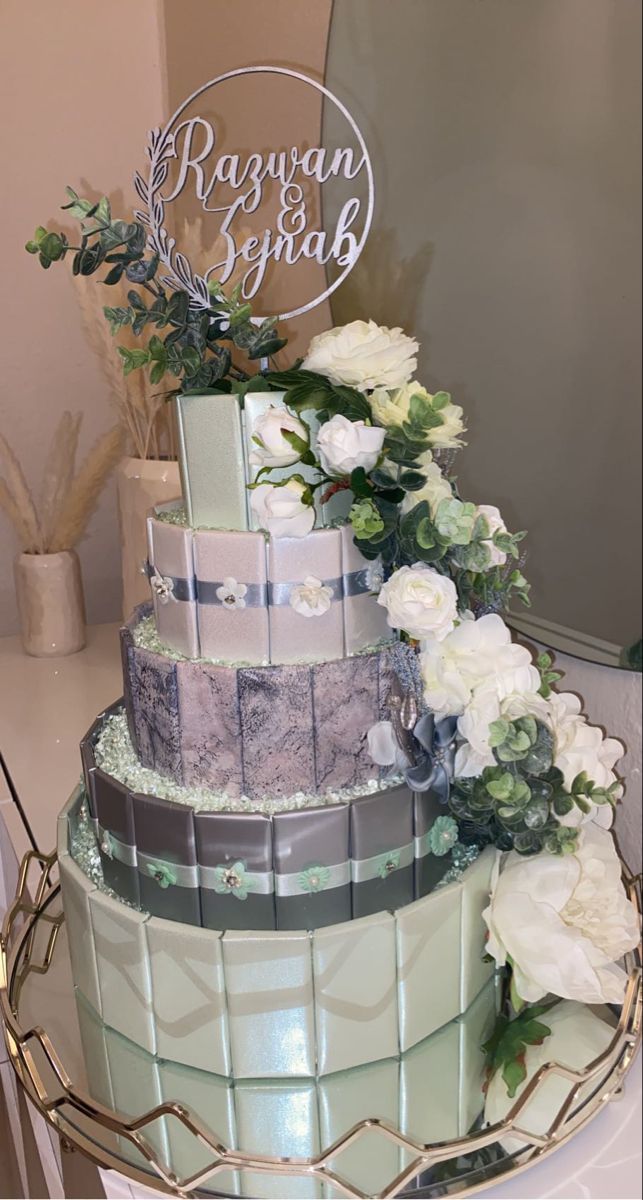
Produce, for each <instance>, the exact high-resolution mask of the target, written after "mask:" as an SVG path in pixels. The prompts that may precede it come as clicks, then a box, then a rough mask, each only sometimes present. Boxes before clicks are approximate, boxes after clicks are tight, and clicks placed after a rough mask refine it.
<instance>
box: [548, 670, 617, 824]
mask: <svg viewBox="0 0 643 1200" xmlns="http://www.w3.org/2000/svg"><path fill="white" fill-rule="evenodd" d="M548 723H549V726H550V728H551V731H552V733H553V735H554V766H556V767H558V769H559V771H562V773H563V776H564V779H565V787H566V788H567V789H568V791H571V786H572V783H573V782H574V779H575V778H576V776H577V775H579V774H580V773H581V771H586V772H587V776H588V778H589V779H590V780H591V781H592V783H595V784H596V786H597V787H601V788H609V787H610V785H611V784H613V783H615V782H616V778H617V777H616V775H615V773H614V767H615V765H616V763H617V762H618V760H619V758H622V756H623V754H624V753H625V748H624V746H623V745H622V743H621V742H619V741H617V740H616V738H606V737H604V736H603V732H602V730H601V729H598V728H597V727H596V726H595V725H589V724H588V723H587V720H586V718H585V717H584V716H582V714H581V702H580V700H579V698H578V696H574V695H573V694H572V693H571V692H560V693H557V692H552V694H551V696H550V698H549V722H548ZM613 815H614V814H613V809H612V806H611V804H598V805H597V804H593V805H592V808H591V812H589V813H587V814H585V813H582V812H581V810H580V809H579V808H578V807H577V806H576V805H574V808H573V809H572V810H571V812H569V813H567V814H566V815H565V816H564V817H559V820H560V822H561V824H562V825H580V824H582V823H583V822H584V821H587V820H594V821H598V823H599V824H600V825H603V826H604V827H606V828H608V827H609V826H610V825H611V823H612V818H613Z"/></svg>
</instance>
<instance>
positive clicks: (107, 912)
mask: <svg viewBox="0 0 643 1200" xmlns="http://www.w3.org/2000/svg"><path fill="white" fill-rule="evenodd" d="M80 799H81V796H80V793H79V792H78V791H77V792H76V793H75V795H74V796H73V797H72V800H71V801H70V803H69V805H68V806H67V807H66V809H65V810H63V813H62V814H61V816H60V818H59V824H58V857H59V864H60V874H61V882H62V893H63V904H64V910H65V920H66V924H67V931H68V939H69V949H70V955H71V963H72V972H73V977H74V983H75V985H76V988H77V989H78V991H79V992H80V993H81V994H82V995H83V996H84V997H85V999H86V1000H88V1001H89V1003H90V1004H91V1005H92V1007H93V1008H94V1009H95V1011H96V1012H97V1013H98V1014H99V1015H100V1016H101V1018H102V1020H103V1021H104V1022H105V1024H107V1025H109V1026H110V1027H111V1028H112V1029H115V1030H116V1031H117V1032H119V1033H121V1034H123V1035H124V1036H125V1037H127V1038H130V1039H131V1041H133V1042H136V1044H137V1045H139V1046H142V1047H143V1048H144V1049H146V1050H148V1051H149V1052H150V1053H151V1054H154V1055H158V1056H159V1057H160V1058H163V1059H170V1060H172V1061H174V1062H180V1063H184V1064H186V1065H189V1066H196V1067H198V1068H200V1069H202V1070H207V1071H213V1072H215V1073H217V1074H220V1075H224V1076H232V1077H234V1078H235V1079H236V1078H242V1079H243V1078H253V1079H272V1078H279V1077H281V1078H292V1077H297V1076H324V1075H328V1074H330V1073H332V1072H335V1071H343V1070H347V1069H349V1068H352V1067H356V1066H361V1065H363V1064H366V1063H370V1062H374V1061H376V1060H379V1059H382V1058H391V1057H393V1058H394V1057H396V1056H397V1055H399V1054H400V1053H404V1052H405V1051H407V1050H409V1049H410V1048H411V1047H413V1046H416V1045H417V1044H418V1043H419V1042H422V1041H424V1039H425V1038H426V1037H429V1036H430V1035H431V1034H432V1033H433V1032H434V1031H435V1030H437V1029H439V1028H441V1027H442V1026H444V1025H445V1024H446V1023H447V1022H449V1021H451V1020H453V1019H454V1018H455V1017H457V1016H458V1015H459V1014H461V1013H464V1012H465V1011H466V1010H467V1009H468V1008H469V1006H470V1005H471V1003H472V1002H473V1000H474V999H475V997H476V996H477V995H478V994H479V993H480V991H481V989H482V988H483V987H484V986H485V984H486V983H487V982H488V980H489V979H490V978H491V976H492V975H493V964H492V963H490V962H488V961H485V957H484V949H485V924H484V921H483V918H482V912H483V910H484V908H485V907H486V906H487V904H488V898H489V887H490V879H491V871H492V867H493V864H494V862H495V858H496V853H497V852H496V851H495V850H494V849H492V848H490V849H487V850H485V851H484V852H483V853H482V854H481V855H480V857H479V859H478V860H477V861H476V862H475V863H473V865H472V866H471V867H469V869H468V870H467V871H466V872H465V873H464V875H463V877H462V879H461V880H460V881H459V882H455V883H450V884H448V885H447V886H445V887H443V888H441V889H439V890H438V891H436V892H434V893H433V894H432V895H430V896H426V897H424V898H423V899H421V900H416V901H414V902H413V903H410V904H406V905H403V906H401V907H399V908H397V909H396V910H395V912H393V913H390V912H382V913H378V914H373V915H370V916H366V917H361V918H359V919H357V920H354V921H344V922H338V923H337V924H334V925H331V926H328V927H326V928H324V929H318V930H315V931H313V932H306V931H285V930H279V931H276V930H266V931H262V930H232V929H230V930H227V931H225V932H223V933H221V932H219V931H215V930H209V929H203V928H198V927H195V926H194V925H190V924H182V923H179V922H176V921H168V920H164V919H163V918H162V917H158V916H155V915H148V914H145V913H141V912H138V911H136V910H135V909H133V908H131V907H129V906H127V905H126V904H123V903H122V902H120V901H118V900H115V899H114V898H113V897H110V896H108V895H106V894H105V893H104V892H103V891H101V890H99V889H98V888H97V887H96V886H95V884H93V883H92V882H91V881H90V880H89V878H88V877H87V875H85V874H84V873H83V871H81V870H80V868H79V867H78V865H77V864H76V863H75V862H74V861H73V859H72V858H71V856H70V854H69V847H70V831H69V817H70V816H71V815H72V814H73V812H74V811H75V810H76V809H77V807H78V805H79V803H80Z"/></svg>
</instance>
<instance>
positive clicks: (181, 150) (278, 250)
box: [134, 66, 375, 320]
mask: <svg viewBox="0 0 643 1200" xmlns="http://www.w3.org/2000/svg"><path fill="white" fill-rule="evenodd" d="M262 74H263V75H282V76H288V77H289V78H290V79H295V80H298V81H299V82H300V83H303V84H305V85H306V86H308V87H312V88H315V89H316V91H318V92H320V93H321V94H322V96H324V97H326V99H327V100H329V101H330V102H331V103H332V104H334V105H335V106H336V108H337V109H338V110H339V112H340V113H341V115H342V116H343V117H344V118H345V120H346V122H347V123H348V126H349V127H350V130H351V132H352V135H353V136H354V138H355V140H356V142H357V147H358V150H357V152H355V151H354V149H353V148H352V147H349V146H346V147H343V148H337V149H335V150H333V151H327V150H326V149H323V148H320V147H312V148H309V149H305V150H303V149H299V147H297V146H294V147H292V148H290V149H289V150H287V151H284V150H279V151H272V150H271V151H268V152H265V151H257V152H253V153H251V154H250V155H248V157H247V159H246V160H245V161H242V159H241V156H240V155H239V154H229V153H226V154H221V155H219V154H217V152H216V144H217V133H216V131H215V129H214V127H213V125H212V122H211V121H209V120H207V119H206V118H205V117H203V116H198V115H197V116H190V117H186V118H185V119H183V118H184V114H185V113H186V110H187V109H188V108H189V106H190V105H191V104H193V103H194V102H195V101H196V100H198V99H199V98H200V97H202V96H204V95H205V94H206V93H208V92H210V91H211V90H212V89H213V88H215V87H216V86H217V85H219V84H222V83H225V82H226V81H227V80H230V79H234V78H237V77H240V76H245V75H262ZM147 153H148V157H149V171H148V175H147V179H145V178H144V177H143V175H141V174H140V173H138V172H137V173H136V175H135V177H134V182H135V186H136V190H137V192H138V195H139V196H140V198H141V201H142V203H143V206H144V207H143V208H142V209H139V210H137V212H136V217H137V218H138V219H139V220H140V221H142V222H143V224H144V225H146V226H147V228H148V230H149V245H150V248H151V249H152V250H153V251H154V252H155V253H157V254H158V256H159V259H160V261H161V263H162V264H163V266H164V267H165V269H166V271H167V275H165V276H162V277H161V278H162V280H163V282H164V283H165V284H167V285H168V286H169V287H173V288H175V289H180V290H182V291H186V292H188V293H189V295H190V297H191V302H192V304H193V305H195V306H196V307H199V308H206V307H208V305H210V304H211V303H212V296H211V295H210V292H209V290H208V283H209V282H210V281H212V280H216V281H217V282H218V283H219V284H221V286H222V287H224V286H225V284H226V282H227V280H228V279H229V278H230V276H231V275H232V273H233V271H236V273H237V276H238V273H239V266H240V265H246V264H247V270H245V271H243V273H242V275H241V280H240V282H241V295H242V296H243V298H244V299H245V300H248V301H252V299H253V298H254V296H255V295H256V293H257V291H258V289H259V287H260V285H261V282H262V280H263V278H264V276H265V272H266V270H267V268H268V267H269V266H270V264H271V263H273V262H279V263H282V264H283V265H285V266H293V265H294V264H296V263H297V262H299V261H300V260H302V259H312V260H315V261H316V262H318V263H319V264H320V265H322V266H325V265H326V264H327V263H329V262H334V263H335V264H336V265H337V266H338V267H339V268H340V271H339V274H338V276H337V278H336V279H334V280H333V282H332V283H331V284H329V285H328V286H327V287H326V288H325V289H324V291H323V292H321V293H320V294H319V295H317V296H315V297H314V298H313V299H312V300H308V301H307V302H306V303H305V304H301V305H300V306H299V307H297V308H293V309H292V310H291V311H289V312H284V313H280V314H279V317H280V319H282V320H287V319H288V318H290V317H296V316H298V315H299V314H301V313H304V312H308V311H309V309H312V308H315V307H316V306H317V305H318V304H321V303H322V301H323V300H325V299H326V298H327V297H328V296H330V295H331V293H332V292H334V291H335V289H336V288H338V287H339V285H340V283H341V282H342V281H343V280H344V279H345V278H346V276H347V275H348V274H349V272H350V271H351V270H352V268H353V267H354V266H355V263H356V262H357V259H358V258H359V255H360V253H361V251H362V249H363V246H364V243H365V241H366V238H367V236H368V232H369V229H370V226H371V220H372V217H373V206H374V200H375V189H374V183H373V169H372V166H371V161H370V158H369V154H368V150H367V148H366V143H365V141H364V138H363V136H362V133H361V131H360V129H359V126H358V125H357V122H356V121H355V119H354V118H353V117H352V116H351V114H350V112H349V111H348V109H347V108H346V106H345V105H344V104H342V102H341V100H338V99H337V97H336V96H334V95H333V93H332V92H330V91H329V90H328V88H326V87H324V86H323V85H322V84H321V83H318V82H317V80H315V79H311V78H309V76H307V75H303V74H302V73H301V72H300V71H291V70H289V69H288V68H286V67H272V66H259V67H240V68H238V69H237V70H234V71H226V72H225V74H223V75H218V76H217V77H216V79H211V80H210V81H209V83H206V84H204V85H203V86H202V87H200V88H198V89H197V91H195V92H193V93H192V95H191V96H189V97H188V98H187V100H184V102H183V103H182V104H181V105H180V106H179V108H177V110H176V112H175V113H174V114H173V116H172V117H170V120H169V121H168V123H167V125H166V126H165V128H164V129H155V130H152V131H151V132H150V133H149V135H148V147H147ZM171 168H172V171H171ZM362 172H365V174H366V181H367V185H368V190H367V197H366V202H364V200H363V199H360V198H359V197H358V196H350V197H349V198H348V199H346V200H345V201H344V203H343V204H342V206H341V209H340V211H339V215H338V218H337V223H336V226H335V229H334V231H332V232H330V231H326V230H323V229H315V228H309V209H308V206H307V198H306V193H305V185H306V184H307V183H309V182H310V181H312V182H313V183H315V182H317V183H318V184H319V186H320V188H321V186H322V185H323V184H324V183H325V182H327V181H328V180H329V179H331V178H332V179H340V180H345V181H349V182H350V181H352V180H353V179H356V178H357V176H358V175H360V174H361V173H362ZM171 175H172V177H171V178H170V176H171ZM168 180H169V185H168ZM273 184H274V185H275V186H276V187H277V189H278V191H279V201H278V211H277V215H276V218H273V220H272V223H271V225H270V226H268V227H267V228H266V229H265V230H264V231H263V233H262V235H261V236H256V235H253V236H250V237H245V238H244V241H243V242H241V243H240V244H238V242H237V240H236V239H235V231H234V222H235V218H237V217H242V216H244V215H247V214H251V213H257V212H259V211H260V210H261V208H262V201H264V200H265V189H266V188H267V187H271V186H272V185H273ZM188 186H193V187H194V193H195V195H196V198H197V199H198V200H199V201H200V202H201V205H202V207H203V210H204V211H205V212H208V213H215V214H216V215H217V216H218V217H219V227H218V233H219V234H220V235H221V236H222V238H223V241H224V244H225V257H224V258H222V260H221V261H220V262H219V263H216V264H214V265H213V266H211V267H209V268H208V270H207V271H206V272H205V274H204V275H199V274H198V273H197V272H196V271H195V270H194V269H193V267H192V265H191V264H190V262H189V261H188V258H187V257H186V255H185V254H182V253H181V252H180V251H179V250H178V249H177V246H176V239H175V238H173V237H171V236H170V234H169V232H168V230H167V228H166V225H165V220H166V209H167V206H168V205H169V204H171V203H172V202H173V201H174V200H175V199H176V198H177V196H179V195H180V194H181V193H182V192H183V190H184V188H186V187H188ZM164 187H165V189H166V190H165V192H164V191H163V189H164ZM222 192H226V193H227V194H226V196H225V200H227V201H228V202H227V203H226V202H225V201H224V202H223V203H221V204H219V203H218V201H219V200H220V199H222V197H221V193H222ZM230 196H232V199H230ZM265 207H268V206H267V205H265ZM364 209H365V211H364ZM360 224H361V231H360V232H355V229H358V230H359V227H360Z"/></svg>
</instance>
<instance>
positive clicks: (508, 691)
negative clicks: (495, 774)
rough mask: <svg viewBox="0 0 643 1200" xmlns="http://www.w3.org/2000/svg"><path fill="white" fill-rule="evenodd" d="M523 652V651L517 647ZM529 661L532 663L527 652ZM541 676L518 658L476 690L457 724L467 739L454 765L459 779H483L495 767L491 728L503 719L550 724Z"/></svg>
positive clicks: (520, 647)
mask: <svg viewBox="0 0 643 1200" xmlns="http://www.w3.org/2000/svg"><path fill="white" fill-rule="evenodd" d="M517 649H518V650H524V647H522V646H519V647H517ZM527 659H528V660H529V659H530V656H529V652H528V651H527ZM539 686H540V675H539V674H538V671H537V670H536V668H535V667H534V666H533V665H532V664H531V662H530V661H528V662H527V661H523V662H522V663H521V662H520V660H519V659H518V658H517V659H516V664H515V665H514V666H513V667H507V669H506V670H505V671H503V672H502V673H499V674H496V675H493V676H490V677H489V678H488V679H487V680H485V682H484V683H481V684H479V686H478V687H476V689H475V691H474V693H473V697H472V700H471V702H470V704H468V705H467V707H466V709H465V711H464V713H463V714H462V716H461V717H460V720H459V721H458V733H459V734H460V736H461V737H462V738H464V739H465V741H464V743H463V744H462V745H461V746H459V747H458V751H457V754H456V761H455V773H456V776H459V777H466V776H470V775H481V774H482V772H483V771H484V769H485V767H493V766H494V765H495V762H496V760H495V758H494V757H493V752H492V750H491V747H490V745H489V726H490V725H491V724H492V722H493V721H497V720H498V719H499V718H500V717H503V718H504V719H505V720H506V721H515V720H517V719H518V717H536V718H537V719H538V720H540V721H544V722H546V721H547V717H548V714H549V707H548V704H547V701H546V700H544V699H543V697H542V696H539V695H538V688H539Z"/></svg>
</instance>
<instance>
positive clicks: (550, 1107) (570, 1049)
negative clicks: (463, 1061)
mask: <svg viewBox="0 0 643 1200" xmlns="http://www.w3.org/2000/svg"><path fill="white" fill-rule="evenodd" d="M538 1020H539V1021H542V1023H543V1024H544V1025H546V1026H547V1027H548V1028H549V1029H550V1030H551V1034H550V1036H549V1037H546V1038H545V1040H544V1041H543V1042H541V1044H540V1045H535V1046H527V1047H526V1050H525V1070H526V1072H527V1075H526V1078H525V1079H524V1081H523V1082H522V1083H521V1084H519V1085H518V1088H517V1090H516V1094H515V1096H514V1097H513V1098H511V1097H510V1096H509V1095H508V1093H507V1085H506V1083H505V1082H504V1080H503V1078H502V1071H496V1072H495V1074H494V1075H493V1076H492V1078H491V1079H490V1080H489V1085H488V1088H487V1092H486V1096H485V1108H484V1119H485V1124H487V1125H495V1124H497V1123H498V1122H499V1121H504V1120H505V1118H506V1117H507V1115H508V1113H509V1109H510V1108H513V1106H514V1104H515V1103H516V1101H517V1100H518V1099H519V1098H520V1096H521V1095H522V1093H523V1092H524V1090H525V1088H526V1087H527V1086H528V1085H529V1083H530V1082H531V1080H532V1079H533V1078H534V1076H535V1075H537V1074H538V1071H539V1070H540V1068H541V1067H544V1066H546V1065H547V1063H551V1062H557V1063H560V1064H561V1066H565V1067H571V1069H572V1070H573V1071H579V1070H580V1071H582V1070H584V1068H585V1067H588V1066H589V1065H590V1063H592V1062H594V1060H595V1059H597V1058H599V1057H600V1055H601V1054H603V1053H604V1052H605V1051H606V1050H607V1048H608V1046H609V1044H610V1042H611V1041H612V1040H613V1038H614V1027H613V1025H612V1024H611V1023H610V1022H609V1021H605V1020H603V1018H602V1017H600V1016H599V1015H598V1013H596V1012H595V1011H594V1010H593V1009H591V1008H587V1006H586V1005H584V1004H577V1003H576V1002H575V1001H574V1000H563V1001H561V1003H560V1004H557V1005H556V1006H555V1008H552V1009H550V1011H549V1012H546V1013H543V1015H542V1016H541V1017H539V1018H538ZM608 1070H609V1068H608ZM600 1078H601V1076H599V1077H598V1078H594V1079H593V1080H591V1081H590V1082H588V1083H586V1084H585V1085H584V1086H583V1087H582V1088H581V1092H580V1095H579V1097H577V1103H582V1102H583V1100H584V1098H585V1097H586V1096H587V1095H588V1094H590V1093H591V1092H592V1091H593V1090H594V1089H595V1088H596V1086H597V1084H598V1082H599V1081H600ZM573 1086H574V1085H573V1083H572V1082H571V1080H569V1079H565V1077H564V1076H562V1075H558V1074H551V1075H548V1076H547V1078H545V1079H542V1080H541V1082H540V1083H539V1085H538V1087H537V1088H536V1090H535V1091H534V1093H533V1095H532V1096H531V1097H530V1099H529V1100H528V1101H527V1102H526V1104H525V1106H524V1108H523V1109H521V1112H520V1115H519V1117H518V1118H517V1124H518V1125H520V1128H521V1129H527V1130H529V1132H530V1133H535V1134H542V1135H543V1136H545V1135H546V1134H547V1133H548V1131H549V1129H550V1128H551V1125H552V1122H553V1121H554V1119H555V1117H556V1116H557V1114H558V1112H559V1111H560V1108H561V1105H562V1104H563V1103H564V1101H565V1100H566V1099H567V1097H568V1096H569V1092H570V1088H572V1087H573ZM501 1144H502V1146H503V1147H504V1149H505V1150H506V1152H507V1154H515V1153H516V1152H517V1151H519V1150H523V1149H524V1147H525V1143H524V1142H522V1141H520V1140H519V1139H518V1138H516V1137H503V1139H502V1143H501Z"/></svg>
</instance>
